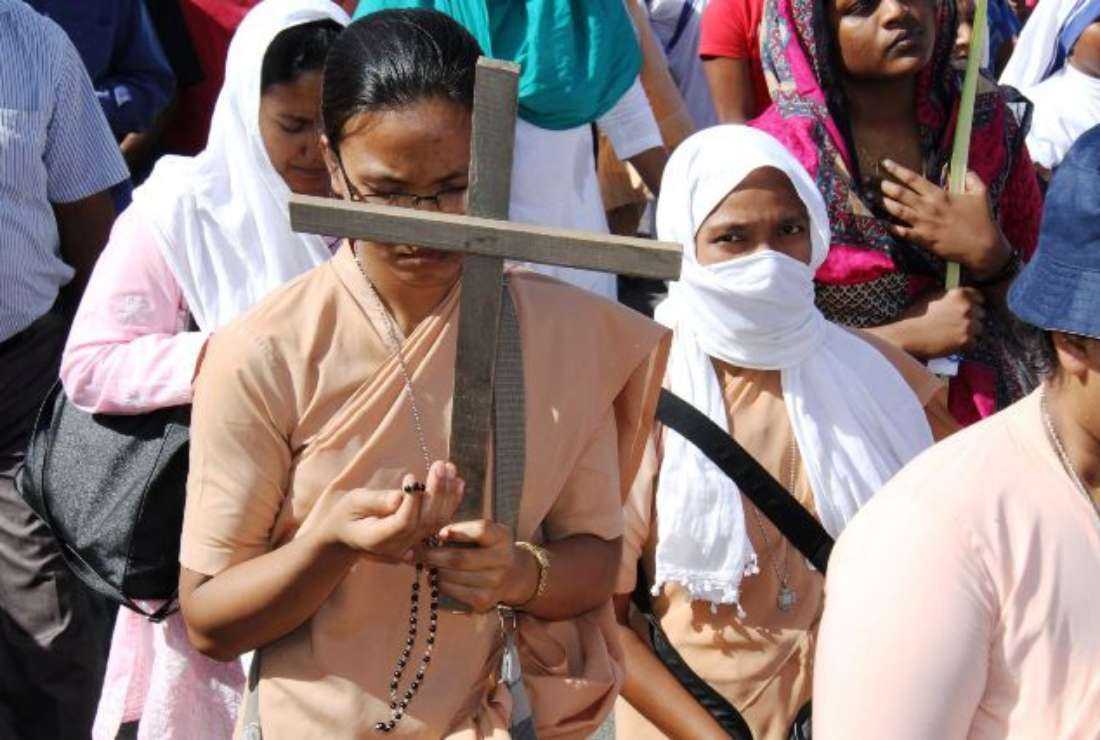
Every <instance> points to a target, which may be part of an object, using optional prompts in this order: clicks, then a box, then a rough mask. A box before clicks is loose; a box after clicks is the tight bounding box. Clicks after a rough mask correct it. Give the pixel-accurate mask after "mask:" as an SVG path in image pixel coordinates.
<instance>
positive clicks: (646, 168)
mask: <svg viewBox="0 0 1100 740" xmlns="http://www.w3.org/2000/svg"><path fill="white" fill-rule="evenodd" d="M627 161H628V162H630V164H631V165H632V166H633V167H634V169H635V170H637V171H638V175H639V176H640V177H641V178H642V182H644V183H645V186H646V187H647V188H649V192H651V193H653V195H654V196H659V195H660V194H661V177H662V176H663V175H664V174H665V165H666V164H668V152H667V151H665V148H664V147H663V146H661V147H653V148H652V149H646V150H645V151H644V152H641V153H639V154H635V155H634V156H633V157H630V158H629V159H627Z"/></svg>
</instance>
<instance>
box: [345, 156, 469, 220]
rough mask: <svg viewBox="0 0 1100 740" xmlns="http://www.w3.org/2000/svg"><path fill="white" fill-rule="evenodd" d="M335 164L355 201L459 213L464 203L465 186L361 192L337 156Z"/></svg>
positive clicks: (349, 194) (349, 196) (351, 197)
mask: <svg viewBox="0 0 1100 740" xmlns="http://www.w3.org/2000/svg"><path fill="white" fill-rule="evenodd" d="M336 164H337V166H339V168H340V176H341V177H343V179H344V187H345V188H347V191H348V198H350V199H351V200H352V201H354V202H355V203H372V204H374V205H380V206H396V207H398V208H416V209H423V210H427V209H428V208H430V209H432V210H435V211H443V212H445V213H459V212H461V211H462V210H463V208H464V207H465V205H466V190H467V186H465V185H463V186H462V187H459V188H448V189H446V190H440V191H439V192H438V193H436V194H435V195H416V194H415V193H363V192H360V191H359V189H358V188H356V187H355V186H354V185H352V184H351V178H349V177H348V173H347V170H345V169H344V162H343V160H342V159H340V158H339V157H337V158H336Z"/></svg>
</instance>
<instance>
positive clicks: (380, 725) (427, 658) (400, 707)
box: [351, 244, 439, 733]
mask: <svg viewBox="0 0 1100 740" xmlns="http://www.w3.org/2000/svg"><path fill="white" fill-rule="evenodd" d="M351 253H352V255H354V257H355V265H356V266H357V267H358V268H359V273H360V274H361V275H362V276H363V280H365V281H366V283H367V293H368V294H369V295H370V297H371V301H372V302H373V303H374V306H375V308H376V309H377V310H378V313H379V314H381V316H382V317H383V318H384V319H385V323H386V333H387V335H388V337H387V339H388V341H387V343H388V344H389V345H390V347H389V348H390V350H391V351H392V352H393V353H394V355H395V356H396V357H397V364H398V365H399V366H400V367H401V376H402V377H403V378H404V381H405V395H406V396H407V397H408V399H409V406H410V407H411V409H412V417H413V426H415V428H416V437H417V441H418V442H419V443H420V452H421V454H422V455H423V456H424V476H425V480H427V475H428V470H429V469H430V468H431V465H432V457H431V453H430V452H429V451H428V443H427V440H426V438H425V436H424V425H423V423H422V421H421V419H422V417H421V415H420V405H419V404H418V403H417V402H416V393H415V392H414V391H413V384H412V377H411V376H410V375H409V368H408V366H407V365H406V364H405V353H404V352H403V351H402V349H401V340H400V339H399V338H398V336H397V325H396V324H395V323H394V320H393V317H392V316H391V315H390V312H389V310H387V309H386V306H385V304H384V303H382V298H381V297H380V296H379V295H378V291H377V290H375V288H374V283H372V282H371V279H370V277H369V276H368V275H367V271H366V270H365V269H363V262H362V260H360V259H359V251H358V250H357V249H355V245H354V244H353V245H352V248H351ZM407 492H408V491H407ZM428 544H429V545H431V546H435V545H436V544H438V543H437V542H436V540H435V538H434V537H433V538H430V539H429V540H428ZM423 575H424V565H423V564H422V563H417V564H416V576H415V577H414V579H413V583H412V593H411V594H410V595H409V634H408V637H407V638H406V639H405V646H404V648H402V650H401V655H400V657H398V659H397V663H396V665H395V666H394V669H393V675H392V676H391V678H390V718H389V721H387V722H377V723H375V725H374V729H375V731H376V732H382V733H386V732H391V731H392V730H393V728H394V727H396V726H397V723H398V722H400V721H401V719H402V718H403V717H404V716H405V713H406V712H407V711H408V708H409V704H410V703H411V702H412V700H413V697H414V696H416V693H417V691H419V690H420V686H421V684H423V683H424V676H425V675H426V674H427V672H428V664H429V663H431V662H432V650H433V649H434V648H435V637H436V631H437V630H438V628H439V571H438V570H437V569H435V568H429V569H428V590H429V599H430V601H429V602H428V636H427V637H425V638H424V643H425V645H424V654H423V655H422V656H421V658H420V664H419V665H418V666H417V669H416V675H415V676H414V677H413V680H412V681H411V682H409V685H408V686H407V687H406V689H405V691H404V693H403V694H402V693H401V679H402V677H403V676H404V674H405V668H406V667H407V666H408V664H409V657H410V656H411V655H412V651H413V648H414V647H415V646H416V638H417V634H418V633H419V631H420V581H421V579H422V577H423Z"/></svg>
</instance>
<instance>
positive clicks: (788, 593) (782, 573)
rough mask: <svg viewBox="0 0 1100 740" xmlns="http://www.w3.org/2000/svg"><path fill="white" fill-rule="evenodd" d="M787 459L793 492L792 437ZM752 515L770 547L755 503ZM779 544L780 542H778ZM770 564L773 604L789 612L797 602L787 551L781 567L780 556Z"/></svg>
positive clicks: (794, 454) (794, 458) (794, 455)
mask: <svg viewBox="0 0 1100 740" xmlns="http://www.w3.org/2000/svg"><path fill="white" fill-rule="evenodd" d="M787 457H788V460H787V490H788V491H790V492H791V493H792V494H793V493H794V478H795V463H797V462H798V459H797V458H798V443H797V442H796V441H795V440H794V439H793V438H792V439H791V445H790V453H789V454H788V456H787ZM752 515H753V518H755V519H756V527H757V529H759V530H760V538H761V539H763V540H764V548H765V549H768V548H770V547H771V542H770V541H769V540H768V533H767V531H766V530H765V528H764V520H763V518H762V517H761V515H760V511H759V510H758V509H757V508H756V505H755V504H753V506H752ZM780 545H782V543H781V542H780ZM770 560H771V564H772V570H774V571H775V577H776V578H777V579H779V595H778V596H777V597H776V599H775V606H776V608H777V609H779V611H781V612H789V611H790V610H791V609H793V608H794V605H795V604H797V603H798V594H797V593H795V590H794V589H793V588H792V587H791V574H790V571H789V570H788V568H787V552H786V551H784V552H783V558H782V563H783V565H782V568H781V567H780V565H779V563H780V558H778V557H774V558H770Z"/></svg>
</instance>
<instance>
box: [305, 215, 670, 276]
mask: <svg viewBox="0 0 1100 740" xmlns="http://www.w3.org/2000/svg"><path fill="white" fill-rule="evenodd" d="M290 223H291V227H292V228H293V229H294V231H298V232H302V233H306V234H327V235H339V236H345V237H350V238H352V239H361V240H365V241H372V242H376V243H380V244H409V245H413V246H418V247H425V248H428V249H440V250H446V251H452V252H465V253H468V254H481V255H486V256H490V257H504V258H506V259H512V260H517V261H521V262H537V263H539V264H544V265H560V266H562V267H576V268H581V269H585V270H599V271H602V272H614V273H619V274H622V275H633V276H635V277H646V278H659V279H667V280H675V279H677V278H679V276H680V256H681V250H680V245H679V244H673V243H670V242H659V241H654V240H652V239H636V238H631V237H625V236H614V235H611V234H594V233H590V232H585V231H572V230H569V229H557V228H550V227H546V226H531V225H528V224H520V223H514V222H511V221H499V220H496V219H490V218H477V217H475V216H459V215H455V214H450V213H440V212H435V211H420V210H413V209H409V208H397V207H394V206H382V205H374V204H372V203H352V202H349V201H343V200H337V199H334V198H318V197H316V196H311V195H292V196H291V198H290Z"/></svg>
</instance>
